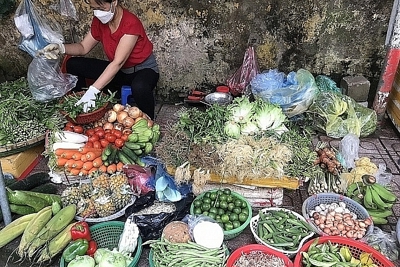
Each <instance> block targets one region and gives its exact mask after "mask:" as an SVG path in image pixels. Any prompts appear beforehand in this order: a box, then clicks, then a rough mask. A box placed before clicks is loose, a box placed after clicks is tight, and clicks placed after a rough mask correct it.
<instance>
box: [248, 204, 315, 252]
mask: <svg viewBox="0 0 400 267" xmlns="http://www.w3.org/2000/svg"><path fill="white" fill-rule="evenodd" d="M272 210H281V211H284V212H289V213H291V214H293V215H294V216H296V217H297V218H298V219H299V220H301V221H304V222H305V223H307V224H308V222H307V221H306V220H305V219H304V218H303V216H301V215H300V214H298V213H296V212H294V211H291V210H288V209H284V208H265V209H262V210H260V212H263V213H264V214H266V213H267V212H268V211H272ZM259 219H260V215H256V216H254V217H253V218H251V221H250V230H251V232H252V233H253V236H254V239H255V240H256V242H257V243H258V244H261V245H264V246H267V247H269V248H270V249H273V250H275V251H278V252H280V253H282V254H285V255H287V256H288V257H290V258H293V257H294V256H296V254H297V252H299V250H300V248H301V247H302V246H303V244H304V242H306V241H307V240H308V239H310V238H312V237H313V236H314V234H315V233H314V232H311V231H310V234H309V235H307V236H305V237H303V239H302V240H301V241H300V243H299V246H298V247H297V249H296V250H293V251H289V250H282V249H279V248H276V247H274V246H271V245H269V244H267V243H265V242H264V241H263V240H262V239H261V238H260V237H259V236H258V234H257V227H258V221H259Z"/></svg>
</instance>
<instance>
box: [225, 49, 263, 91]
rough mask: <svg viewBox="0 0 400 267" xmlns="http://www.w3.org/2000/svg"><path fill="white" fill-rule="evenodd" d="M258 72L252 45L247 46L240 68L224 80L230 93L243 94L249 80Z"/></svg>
mask: <svg viewBox="0 0 400 267" xmlns="http://www.w3.org/2000/svg"><path fill="white" fill-rule="evenodd" d="M258 73H260V69H259V67H258V63H257V58H256V56H255V53H254V47H251V46H250V47H249V48H247V50H246V52H245V54H244V58H243V63H242V65H241V66H240V68H239V69H238V70H237V71H236V72H235V73H234V74H233V75H232V76H231V77H230V78H229V79H228V80H227V81H226V85H227V86H228V87H229V88H230V92H231V94H232V95H234V96H237V95H240V94H243V93H244V91H245V89H246V87H247V86H248V85H249V84H250V81H251V80H252V79H253V78H254V77H255V76H256V75H257V74H258Z"/></svg>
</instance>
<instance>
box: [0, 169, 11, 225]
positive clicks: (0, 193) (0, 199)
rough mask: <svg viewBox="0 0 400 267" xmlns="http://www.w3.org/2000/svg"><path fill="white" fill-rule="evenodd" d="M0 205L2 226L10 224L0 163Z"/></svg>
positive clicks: (8, 206)
mask: <svg viewBox="0 0 400 267" xmlns="http://www.w3.org/2000/svg"><path fill="white" fill-rule="evenodd" d="M0 205H1V212H2V213H3V220H4V224H5V225H7V224H10V223H11V221H12V218H11V211H10V205H9V204H8V198H7V191H6V186H5V183H4V175H3V169H2V168H1V161H0Z"/></svg>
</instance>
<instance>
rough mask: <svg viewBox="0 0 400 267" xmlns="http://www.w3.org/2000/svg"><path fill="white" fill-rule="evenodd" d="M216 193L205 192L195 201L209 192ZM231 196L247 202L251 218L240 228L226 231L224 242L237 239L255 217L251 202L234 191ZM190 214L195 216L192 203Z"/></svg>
mask: <svg viewBox="0 0 400 267" xmlns="http://www.w3.org/2000/svg"><path fill="white" fill-rule="evenodd" d="M216 191H217V190H209V191H206V192H203V193H201V194H200V195H198V196H197V197H196V198H195V199H194V200H196V199H201V198H202V197H203V196H204V195H205V194H206V193H207V192H216ZM231 194H232V195H233V196H234V197H236V198H238V199H240V200H242V201H244V202H246V205H247V210H248V213H249V216H248V217H247V220H246V221H245V222H244V223H242V224H241V225H240V226H239V227H237V228H235V229H232V230H229V231H224V240H229V239H233V238H235V237H237V236H238V235H239V234H240V233H241V232H243V230H244V229H245V228H246V227H247V225H249V223H250V220H251V217H252V216H253V211H252V209H251V205H250V203H249V201H248V200H247V199H246V198H244V197H243V196H242V195H240V194H238V193H236V192H233V191H232V192H231ZM194 200H193V201H194ZM190 214H192V215H193V214H194V205H193V203H192V205H190Z"/></svg>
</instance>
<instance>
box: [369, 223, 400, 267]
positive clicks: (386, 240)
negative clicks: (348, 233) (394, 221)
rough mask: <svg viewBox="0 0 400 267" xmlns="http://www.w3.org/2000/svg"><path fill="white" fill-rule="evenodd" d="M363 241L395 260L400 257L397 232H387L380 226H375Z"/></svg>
mask: <svg viewBox="0 0 400 267" xmlns="http://www.w3.org/2000/svg"><path fill="white" fill-rule="evenodd" d="M362 241H363V242H365V243H367V244H368V245H369V246H371V247H373V248H374V249H376V250H378V251H379V252H380V253H382V254H383V255H385V257H386V258H388V259H389V260H391V261H393V262H394V261H396V260H397V259H398V257H399V247H398V245H397V239H396V233H395V232H392V233H387V232H384V231H382V230H381V229H380V228H378V227H374V230H373V231H372V233H370V234H368V235H366V236H365V237H364V238H363V239H362Z"/></svg>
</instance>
